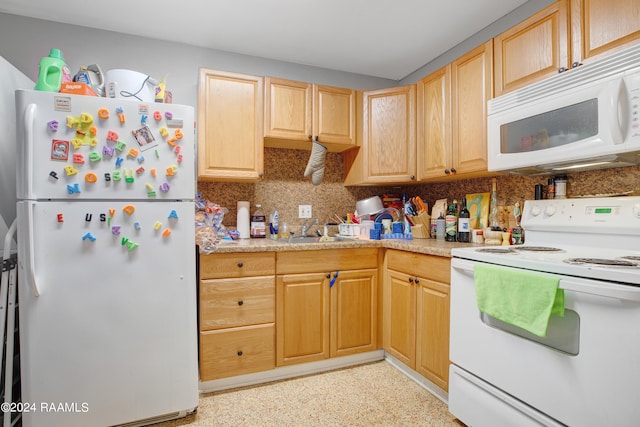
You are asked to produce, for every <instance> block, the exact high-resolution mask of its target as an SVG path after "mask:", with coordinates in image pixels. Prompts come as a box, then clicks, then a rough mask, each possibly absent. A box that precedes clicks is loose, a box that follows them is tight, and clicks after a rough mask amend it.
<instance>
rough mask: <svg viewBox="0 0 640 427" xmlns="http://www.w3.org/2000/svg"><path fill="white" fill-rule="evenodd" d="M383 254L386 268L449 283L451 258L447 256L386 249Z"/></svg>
mask: <svg viewBox="0 0 640 427" xmlns="http://www.w3.org/2000/svg"><path fill="white" fill-rule="evenodd" d="M385 256H386V266H387V268H388V269H391V270H395V271H400V272H402V273H406V274H410V275H412V276H420V277H424V278H426V279H431V280H435V281H437V282H441V283H447V284H448V283H450V277H451V271H450V269H451V259H449V258H446V257H440V256H433V255H424V254H416V253H411V252H404V251H396V250H388V251H387V253H386V255H385Z"/></svg>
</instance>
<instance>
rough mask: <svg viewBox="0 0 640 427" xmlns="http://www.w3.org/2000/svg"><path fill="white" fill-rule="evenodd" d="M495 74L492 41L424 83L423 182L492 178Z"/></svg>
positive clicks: (420, 106) (420, 110) (420, 158)
mask: <svg viewBox="0 0 640 427" xmlns="http://www.w3.org/2000/svg"><path fill="white" fill-rule="evenodd" d="M491 71H492V43H491V42H487V43H484V44H482V45H480V46H478V47H477V48H475V49H473V50H471V51H469V52H468V53H466V54H465V55H463V56H461V57H460V58H458V59H456V60H455V61H453V62H452V63H451V64H449V65H447V66H445V67H443V68H441V69H439V70H438V71H435V72H434V73H432V74H430V75H428V76H426V77H424V78H423V79H422V80H420V81H419V82H418V102H417V104H418V106H417V122H418V123H417V129H418V137H417V166H416V169H417V176H418V180H419V181H441V180H448V179H451V178H453V177H460V178H470V177H477V176H481V175H485V174H487V126H486V117H487V107H486V105H487V101H488V100H489V99H490V98H491V94H492V84H491V83H492V72H491Z"/></svg>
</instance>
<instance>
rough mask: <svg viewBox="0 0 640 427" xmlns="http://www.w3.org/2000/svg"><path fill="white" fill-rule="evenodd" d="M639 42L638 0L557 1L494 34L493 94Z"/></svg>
mask: <svg viewBox="0 0 640 427" xmlns="http://www.w3.org/2000/svg"><path fill="white" fill-rule="evenodd" d="M638 40H640V4H639V3H638V1H637V0H559V1H557V2H555V3H553V4H551V5H550V6H548V7H546V8H545V9H543V10H541V11H540V12H538V13H536V14H535V15H533V16H531V17H530V18H529V19H527V20H525V21H523V22H521V23H520V24H518V25H516V26H515V27H513V28H511V29H509V30H507V31H505V32H504V33H502V34H501V35H499V36H497V37H495V38H494V49H495V53H494V56H495V95H496V96H499V95H502V94H503V93H506V92H510V91H512V90H514V89H518V88H521V87H524V86H527V85H529V84H531V83H534V82H537V81H539V80H542V79H544V78H547V77H550V76H553V75H554V74H557V73H558V71H559V70H560V69H566V70H569V69H571V68H573V67H574V66H576V65H577V64H580V63H584V62H588V61H590V60H594V59H597V58H598V57H600V56H603V55H605V54H607V53H611V52H612V51H613V50H618V49H622V48H625V47H629V46H631V45H633V44H635V43H638Z"/></svg>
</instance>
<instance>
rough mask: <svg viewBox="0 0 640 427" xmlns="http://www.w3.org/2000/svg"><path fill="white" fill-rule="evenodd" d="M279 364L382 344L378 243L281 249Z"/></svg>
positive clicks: (278, 287) (351, 352) (278, 269)
mask: <svg viewBox="0 0 640 427" xmlns="http://www.w3.org/2000/svg"><path fill="white" fill-rule="evenodd" d="M276 270H277V278H276V313H277V315H276V324H277V325H278V327H277V332H276V365H277V366H285V365H292V364H296V363H304V362H311V361H315V360H322V359H326V358H329V357H336V356H344V355H348V354H354V353H360V352H366V351H371V350H375V349H377V348H378V311H379V307H378V286H379V281H378V249H377V248H371V249H369V248H368V249H337V250H331V251H322V250H320V251H300V252H282V253H279V254H278V261H277V266H276Z"/></svg>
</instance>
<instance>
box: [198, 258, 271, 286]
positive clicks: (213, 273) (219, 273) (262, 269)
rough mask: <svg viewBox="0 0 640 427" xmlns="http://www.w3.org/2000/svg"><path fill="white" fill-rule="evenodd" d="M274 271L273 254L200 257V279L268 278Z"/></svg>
mask: <svg viewBox="0 0 640 427" xmlns="http://www.w3.org/2000/svg"><path fill="white" fill-rule="evenodd" d="M275 271H276V257H275V253H273V252H259V253H231V254H208V255H200V279H223V278H228V277H247V276H268V275H270V274H275Z"/></svg>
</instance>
